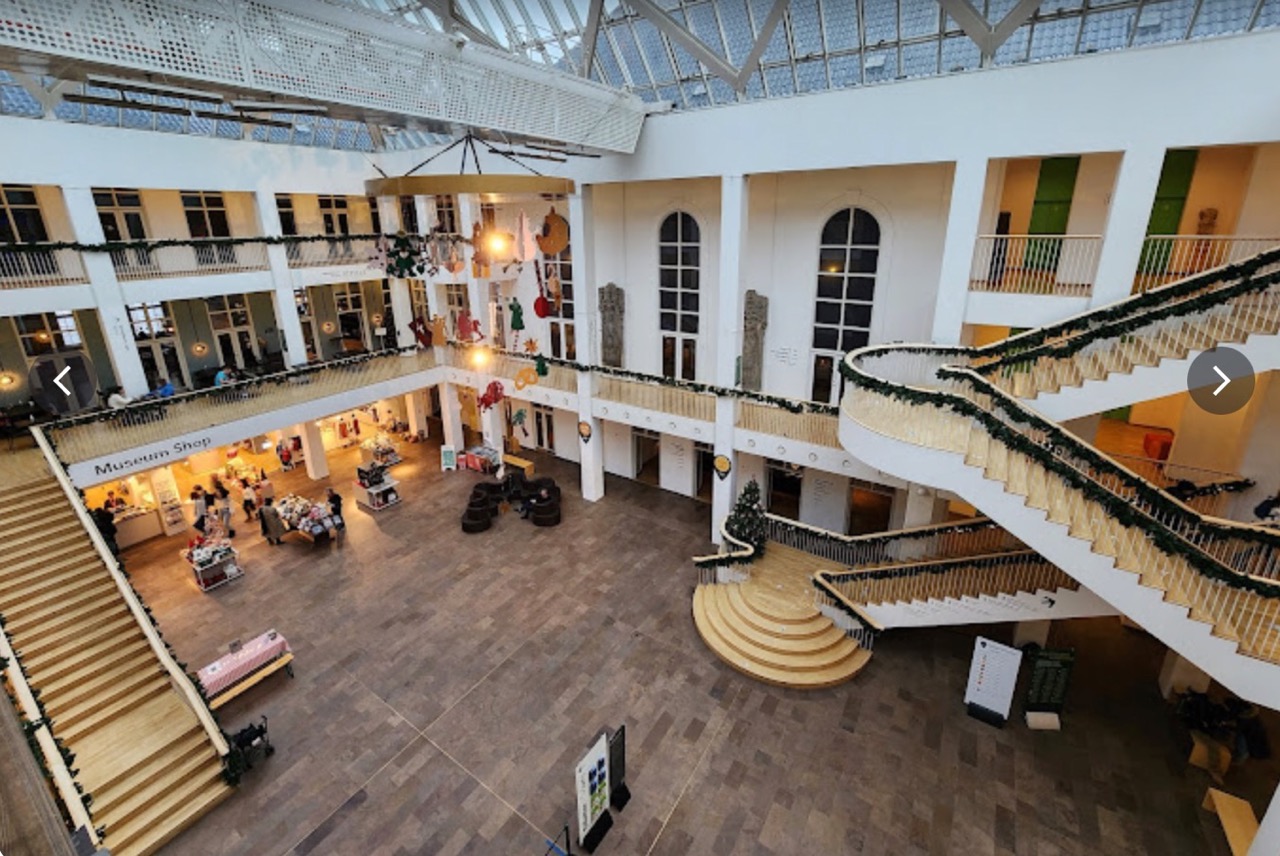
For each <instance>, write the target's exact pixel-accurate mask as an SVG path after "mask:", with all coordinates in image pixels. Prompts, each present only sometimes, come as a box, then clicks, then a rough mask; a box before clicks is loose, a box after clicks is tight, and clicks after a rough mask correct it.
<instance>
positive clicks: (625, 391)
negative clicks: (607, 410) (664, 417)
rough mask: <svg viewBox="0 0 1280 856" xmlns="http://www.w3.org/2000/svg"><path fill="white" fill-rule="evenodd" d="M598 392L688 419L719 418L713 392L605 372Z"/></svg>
mask: <svg viewBox="0 0 1280 856" xmlns="http://www.w3.org/2000/svg"><path fill="white" fill-rule="evenodd" d="M656 380H657V379H656V378H655V381H656ZM595 396H596V398H600V399H603V400H605V401H615V402H618V403H619V404H629V405H631V406H632V407H642V408H644V409H646V410H657V411H658V412H660V413H669V414H671V415H672V416H683V417H685V418H687V419H700V420H702V421H703V422H713V421H715V418H716V397H715V395H714V394H712V393H709V392H695V391H694V390H692V389H685V388H683V387H679V386H668V385H666V384H663V383H657V382H655V383H645V382H643V381H634V380H625V379H623V378H620V377H611V376H609V375H602V376H601V377H600V378H599V380H598V382H597V385H596V391H595Z"/></svg>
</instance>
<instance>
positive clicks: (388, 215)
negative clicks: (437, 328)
mask: <svg viewBox="0 0 1280 856" xmlns="http://www.w3.org/2000/svg"><path fill="white" fill-rule="evenodd" d="M378 220H379V221H380V222H381V223H382V229H383V231H384V232H387V233H390V234H394V233H396V232H399V231H400V229H401V223H400V200H398V199H397V198H396V197H394V196H379V197H378ZM387 285H388V286H390V290H391V307H390V309H391V315H392V317H394V318H395V322H396V345H397V346H398V347H400V348H408V347H411V346H413V345H414V343H415V342H416V341H417V339H416V338H415V337H414V335H413V330H411V329H410V328H409V325H410V324H412V323H413V302H412V301H411V300H410V299H409V281H408V280H406V279H400V278H398V277H394V276H393V277H387ZM383 320H384V322H385V319H383ZM424 320H425V319H424ZM406 353H408V352H406Z"/></svg>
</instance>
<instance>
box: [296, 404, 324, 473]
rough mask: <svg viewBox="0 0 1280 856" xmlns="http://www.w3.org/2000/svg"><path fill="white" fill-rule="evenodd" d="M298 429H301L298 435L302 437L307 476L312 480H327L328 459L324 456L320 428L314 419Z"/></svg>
mask: <svg viewBox="0 0 1280 856" xmlns="http://www.w3.org/2000/svg"><path fill="white" fill-rule="evenodd" d="M298 427H299V428H301V429H302V430H301V431H299V432H298V435H299V436H300V437H302V455H303V457H304V458H305V459H306V463H307V475H309V476H311V478H312V479H322V478H327V477H328V475H329V459H328V458H327V457H325V454H324V437H323V435H321V433H320V426H319V425H317V424H316V422H315V420H314V419H308V420H307V421H306V422H303V423H302V424H301V425H300V426H298Z"/></svg>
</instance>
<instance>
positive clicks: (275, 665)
mask: <svg viewBox="0 0 1280 856" xmlns="http://www.w3.org/2000/svg"><path fill="white" fill-rule="evenodd" d="M292 662H293V652H292V651H290V652H288V653H287V654H285V655H284V656H282V657H277V658H276V659H274V660H272V661H271V662H270V663H267V664H266V665H265V666H263V667H262V668H261V669H258V670H257V671H256V672H254V673H253V674H251V675H249V677H247V678H245V679H244V680H242V681H239V682H237V683H234V684H232V685H231V686H229V687H227V688H226V689H225V690H223V691H222V692H220V693H218V694H217V695H216V696H214V697H213V698H211V699H210V700H209V708H210V709H211V710H217V709H218V708H220V707H222V706H223V705H224V704H226V703H227V702H229V701H231V700H232V699H233V698H235V697H236V696H238V695H240V694H241V693H243V692H244V691H246V690H248V689H249V688H250V687H252V686H254V685H255V684H257V683H258V682H260V681H262V680H264V679H266V678H267V677H268V676H270V675H273V674H275V673H276V672H278V671H280V670H281V669H284V670H285V671H286V672H288V674H289V677H291V678H292V677H293V666H292V665H290V664H291V663H292ZM1255 825H1256V824H1255Z"/></svg>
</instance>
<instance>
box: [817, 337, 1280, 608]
mask: <svg viewBox="0 0 1280 856" xmlns="http://www.w3.org/2000/svg"><path fill="white" fill-rule="evenodd" d="M840 371H841V374H842V375H844V377H845V379H846V380H847V381H848V382H849V383H850V384H852V385H854V386H856V387H859V388H862V389H866V390H869V391H871V392H875V393H877V394H879V395H884V396H887V397H889V398H893V399H896V400H898V401H904V402H906V403H909V404H915V405H932V406H934V407H937V408H940V409H944V410H951V411H953V412H955V413H958V414H960V415H962V416H966V417H969V418H971V419H973V420H974V421H976V422H978V423H979V424H980V425H982V427H983V428H984V430H986V431H987V433H988V434H990V435H991V436H992V438H994V439H995V440H997V441H999V442H1000V443H1002V444H1003V445H1005V446H1006V447H1008V448H1009V449H1010V450H1011V451H1014V452H1017V453H1020V454H1024V455H1026V456H1028V457H1030V458H1031V459H1033V460H1035V461H1036V462H1037V463H1038V464H1040V465H1041V466H1042V467H1044V468H1045V469H1046V470H1048V471H1049V472H1052V473H1053V474H1054V475H1056V476H1058V477H1059V478H1061V479H1062V480H1063V481H1064V482H1066V483H1067V484H1068V485H1070V486H1071V487H1072V488H1073V489H1075V490H1077V491H1079V492H1080V493H1081V494H1082V495H1083V496H1084V497H1085V499H1087V500H1089V501H1090V502H1094V503H1097V504H1099V505H1101V506H1102V507H1103V508H1104V509H1106V512H1107V513H1108V514H1109V515H1110V516H1112V517H1114V518H1115V519H1116V520H1118V521H1119V522H1120V523H1122V524H1123V525H1125V526H1126V527H1130V528H1136V529H1140V530H1141V531H1142V532H1143V534H1144V536H1145V537H1146V538H1147V539H1148V540H1149V541H1151V542H1152V544H1153V545H1154V546H1155V547H1156V548H1157V549H1159V550H1160V551H1162V552H1164V553H1167V554H1168V555H1171V556H1178V557H1179V558H1181V559H1183V560H1185V561H1186V562H1187V563H1188V564H1189V565H1190V566H1191V567H1192V568H1194V569H1195V570H1196V572H1198V573H1200V574H1201V575H1202V576H1205V577H1208V578H1209V579H1211V580H1214V581H1216V582H1221V583H1224V584H1226V585H1227V586H1230V587H1232V588H1237V589H1242V590H1245V591H1248V592H1250V593H1252V594H1256V595H1258V596H1260V597H1264V598H1280V585H1277V584H1275V583H1271V582H1266V581H1263V580H1259V579H1256V578H1254V577H1250V576H1248V575H1245V574H1242V573H1239V572H1237V571H1235V570H1234V569H1232V568H1229V567H1227V566H1225V565H1223V564H1222V563H1221V562H1219V561H1218V560H1216V559H1214V558H1212V557H1210V556H1208V555H1207V554H1205V553H1203V552H1201V551H1200V550H1198V549H1197V548H1195V547H1193V546H1192V545H1191V544H1190V543H1188V542H1187V541H1186V540H1184V539H1183V538H1181V537H1179V536H1177V535H1175V534H1173V533H1172V532H1170V531H1168V530H1167V529H1166V528H1165V527H1164V526H1163V525H1162V524H1160V523H1158V522H1157V521H1156V520H1155V519H1153V518H1152V517H1150V516H1148V515H1147V514H1145V513H1143V512H1141V511H1139V510H1138V509H1136V508H1135V507H1134V506H1133V505H1132V504H1131V503H1130V502H1128V501H1127V500H1125V499H1124V498H1122V497H1120V496H1118V495H1116V494H1115V493H1112V492H1111V491H1109V490H1107V489H1106V488H1104V487H1102V486H1101V485H1099V484H1098V483H1097V482H1096V481H1095V480H1094V479H1093V478H1092V477H1090V476H1088V475H1086V474H1085V473H1082V472H1081V471H1079V470H1077V469H1076V468H1075V467H1072V466H1071V465H1069V464H1068V463H1066V462H1065V461H1063V460H1062V459H1060V458H1058V457H1056V456H1055V455H1054V454H1053V452H1054V451H1055V450H1058V449H1069V450H1070V451H1071V454H1072V455H1074V456H1075V457H1077V458H1079V459H1081V460H1083V461H1085V462H1086V463H1088V464H1089V465H1090V466H1092V467H1095V468H1096V469H1097V470H1101V471H1104V472H1108V473H1109V474H1111V475H1114V476H1116V477H1117V478H1119V479H1120V480H1121V481H1122V482H1123V483H1125V484H1126V485H1127V486H1130V487H1132V488H1133V489H1134V491H1135V493H1136V494H1138V496H1140V497H1141V498H1142V499H1143V500H1144V501H1145V502H1147V503H1148V504H1149V505H1150V507H1152V508H1153V509H1155V510H1156V511H1157V513H1158V514H1161V515H1166V514H1167V515H1168V516H1169V518H1170V519H1175V520H1183V521H1185V522H1194V523H1195V524H1196V525H1198V526H1199V527H1200V529H1201V531H1206V532H1209V533H1211V534H1218V535H1222V536H1223V537H1231V538H1238V539H1240V540H1247V541H1254V542H1256V543H1257V544H1258V545H1261V546H1267V547H1272V546H1277V547H1280V535H1278V534H1275V533H1270V532H1266V531H1264V530H1259V529H1253V528H1246V527H1240V528H1239V529H1237V528H1235V527H1226V526H1222V525H1221V524H1213V523H1210V522H1208V521H1205V520H1203V519H1202V518H1201V517H1200V516H1199V515H1197V514H1195V512H1193V511H1190V510H1189V509H1187V508H1186V507H1185V506H1183V505H1182V504H1180V503H1178V502H1177V501H1176V500H1174V499H1172V498H1171V497H1169V496H1167V495H1166V494H1164V493H1163V492H1162V491H1160V490H1159V489H1158V488H1156V487H1155V486H1153V485H1151V484H1149V483H1147V482H1145V481H1143V480H1141V479H1139V478H1137V477H1136V476H1134V475H1132V474H1130V473H1127V472H1125V471H1124V470H1122V469H1121V468H1120V467H1119V466H1118V465H1116V464H1115V463H1113V462H1111V461H1110V460H1108V459H1105V458H1103V457H1102V456H1101V455H1099V454H1097V453H1095V452H1093V451H1092V450H1091V449H1089V448H1088V447H1087V446H1085V445H1084V444H1082V443H1081V442H1080V441H1079V440H1078V439H1077V438H1075V437H1074V436H1073V435H1071V434H1069V433H1068V432H1066V431H1064V430H1063V429H1061V428H1059V427H1058V426H1057V425H1054V424H1053V423H1051V422H1048V421H1046V420H1043V419H1040V418H1039V417H1036V416H1033V415H1032V414H1030V413H1028V412H1027V411H1024V410H1022V409H1021V408H1017V407H1013V406H1011V405H1010V403H1009V402H1007V401H1005V400H1004V394H1003V393H1002V392H1001V391H1000V390H998V389H996V388H995V387H994V386H992V385H991V384H990V383H988V382H986V381H985V380H984V379H983V378H981V377H978V376H977V375H976V374H974V373H973V372H971V371H970V370H967V369H955V368H942V369H939V371H938V376H939V377H940V378H944V379H957V380H963V381H967V382H970V383H973V384H974V385H975V386H978V387H986V389H985V390H983V391H986V392H988V394H989V395H990V396H991V399H992V405H993V407H994V408H998V409H999V410H1001V411H1002V412H1004V413H1005V414H1006V415H1007V416H1009V417H1010V418H1011V420H1012V421H1015V422H1018V423H1022V424H1027V425H1029V426H1033V427H1035V428H1036V429H1037V430H1039V431H1043V432H1044V433H1045V434H1046V436H1047V437H1048V438H1049V439H1050V442H1049V444H1048V446H1047V447H1046V446H1042V445H1040V444H1039V443H1036V442H1035V441H1033V440H1031V439H1030V438H1028V437H1027V436H1025V435H1024V434H1022V433H1021V432H1019V431H1016V430H1015V429H1013V428H1011V427H1010V426H1009V425H1006V424H1005V423H1004V422H1003V421H1001V420H1000V419H998V418H997V417H996V416H994V415H993V414H992V413H990V412H988V411H987V410H984V409H983V408H981V407H979V406H978V405H976V404H974V403H973V402H971V401H969V400H968V399H964V398H960V397H958V396H953V395H951V394H948V393H944V392H939V391H934V390H924V389H917V388H910V387H904V386H900V385H898V384H894V383H890V382H888V381H884V380H881V379H879V378H873V377H870V376H868V375H865V374H863V373H862V372H859V371H856V370H854V369H852V368H851V367H850V366H849V364H848V361H847V360H845V361H842V362H841V364H840Z"/></svg>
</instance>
